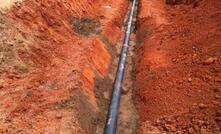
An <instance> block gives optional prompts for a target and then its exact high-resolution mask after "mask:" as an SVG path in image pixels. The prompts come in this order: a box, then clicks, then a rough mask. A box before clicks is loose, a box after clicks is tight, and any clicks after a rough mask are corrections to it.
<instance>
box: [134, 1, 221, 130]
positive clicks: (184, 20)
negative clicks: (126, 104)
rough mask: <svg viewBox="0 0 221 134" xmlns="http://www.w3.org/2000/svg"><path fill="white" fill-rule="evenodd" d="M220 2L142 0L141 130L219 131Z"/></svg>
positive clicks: (138, 83)
mask: <svg viewBox="0 0 221 134" xmlns="http://www.w3.org/2000/svg"><path fill="white" fill-rule="evenodd" d="M220 7H221V2H220V1H219V0H213V1H210V0H202V1H201V2H200V3H199V5H198V6H197V7H195V8H193V7H192V6H191V5H182V4H181V5H175V6H171V5H166V4H165V1H164V0H160V1H157V2H154V1H145V0H141V4H140V14H139V24H138V26H139V27H138V33H139V34H138V37H139V42H140V46H139V50H138V55H137V62H136V81H135V84H136V86H137V104H138V109H139V114H140V126H141V127H140V130H139V133H144V134H145V133H146V134H149V133H171V134H172V133H177V134H187V133H190V134H205V133H211V134H219V133H220V131H221V130H220V129H221V128H220V110H221V105H220V104H221V98H220V95H221V94H220V92H219V90H220V88H221V83H220V78H221V76H220V74H221V70H220V69H221V64H220V63H221V59H220V58H221V57H220V53H221V44H220V41H221V40H220V39H221V27H220V26H221V24H220V22H221V10H220V9H221V8H220ZM217 91H218V92H217Z"/></svg>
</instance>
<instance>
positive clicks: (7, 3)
mask: <svg viewBox="0 0 221 134" xmlns="http://www.w3.org/2000/svg"><path fill="white" fill-rule="evenodd" d="M16 2H22V0H0V8H2V9H6V8H9V7H11V6H13V4H14V3H16Z"/></svg>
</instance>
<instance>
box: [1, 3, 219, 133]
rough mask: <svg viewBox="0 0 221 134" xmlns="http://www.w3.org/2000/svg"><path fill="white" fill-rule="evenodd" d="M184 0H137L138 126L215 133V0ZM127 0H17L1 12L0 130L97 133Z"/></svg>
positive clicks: (145, 130)
mask: <svg viewBox="0 0 221 134" xmlns="http://www.w3.org/2000/svg"><path fill="white" fill-rule="evenodd" d="M178 1H182V0H178ZM185 1H186V2H187V3H188V4H185ZM190 1H192V2H193V3H192V4H191V2H190ZM190 1H189V0H183V2H178V3H175V4H172V5H167V4H166V0H157V1H147V0H140V1H139V2H140V3H139V8H138V17H137V24H136V31H135V33H136V42H137V46H136V48H137V52H136V56H135V66H134V68H135V69H134V70H135V71H134V72H133V73H134V84H133V87H134V88H135V92H134V93H135V95H134V98H135V101H134V102H135V104H136V107H137V110H138V114H139V121H138V125H137V126H138V128H137V133H140V134H164V133H166V134H187V133H190V134H220V130H221V128H220V126H221V111H220V110H221V1H220V0H190ZM128 6H129V1H128V0H106V1H105V0H79V1H74V0H63V1H59V0H57V1H55V0H32V1H28V0H24V1H23V2H21V3H16V4H15V5H14V6H12V7H11V8H10V9H8V10H7V11H4V12H2V11H1V12H0V100H1V101H0V115H1V117H0V133H3V134H11V133H22V134H23V133H24V134H26V133H27V134H39V133H53V134H54V133H62V134H63V133H64V134H72V133H73V134H77V133H79V134H83V133H91V134H94V133H100V131H98V129H103V125H104V123H105V116H106V111H107V108H108V103H109V101H110V99H109V98H108V97H109V94H110V93H111V86H112V83H113V80H114V78H113V77H114V75H115V72H114V69H116V61H117V60H116V59H117V58H118V56H119V50H118V48H119V46H118V45H117V43H119V42H121V40H122V36H123V31H122V30H121V28H122V27H123V25H124V23H123V21H124V18H125V16H126V13H127V10H128ZM133 38H135V36H133ZM133 40H135V39H133ZM131 66H133V65H132V64H131ZM104 93H105V94H104ZM106 93H107V94H106ZM107 98H108V99H107Z"/></svg>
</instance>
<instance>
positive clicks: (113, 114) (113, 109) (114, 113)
mask: <svg viewBox="0 0 221 134" xmlns="http://www.w3.org/2000/svg"><path fill="white" fill-rule="evenodd" d="M136 4H137V0H133V4H132V7H131V10H130V14H129V18H128V24H127V29H126V32H125V35H124V40H123V46H122V49H121V54H120V61H119V64H118V69H117V74H116V77H115V81H114V86H113V93H112V98H111V103H110V106H109V111H108V115H107V122H106V126H105V130H104V133H105V134H116V130H117V119H118V109H119V104H120V98H121V85H122V81H123V77H124V71H125V63H126V57H127V51H128V46H129V41H130V35H131V31H132V22H133V16H134V14H135V10H136Z"/></svg>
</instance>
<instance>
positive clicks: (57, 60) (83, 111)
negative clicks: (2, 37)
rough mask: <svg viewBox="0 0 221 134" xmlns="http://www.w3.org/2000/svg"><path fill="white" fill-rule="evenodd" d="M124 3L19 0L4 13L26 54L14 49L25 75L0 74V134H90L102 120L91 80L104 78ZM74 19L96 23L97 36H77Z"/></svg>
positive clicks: (111, 0) (118, 33) (119, 0)
mask: <svg viewBox="0 0 221 134" xmlns="http://www.w3.org/2000/svg"><path fill="white" fill-rule="evenodd" d="M128 3H129V2H125V1H124V0H96V1H95V0H80V1H74V0H63V1H54V0H31V1H29V0H24V2H22V3H17V4H16V5H15V6H14V7H12V8H11V9H10V10H9V11H7V12H6V15H5V14H4V16H5V17H7V18H4V19H5V20H7V21H8V23H9V22H10V25H13V26H14V27H15V30H16V32H18V33H19V35H22V39H23V40H28V42H27V43H26V44H27V49H25V50H21V49H19V50H15V51H16V54H18V55H19V60H21V61H25V62H24V63H25V66H26V67H27V68H26V71H25V72H22V73H21V72H18V71H17V72H16V71H2V72H1V73H0V94H1V96H0V98H1V102H0V105H1V107H0V112H1V115H3V116H2V117H1V119H0V133H4V134H6V133H7V134H8V133H27V134H39V133H51V134H52V133H65V134H66V133H67V134H69V133H70V134H71V133H74V134H77V133H80V134H82V133H92V134H94V133H95V130H96V127H97V124H98V123H97V121H100V122H101V121H104V118H103V117H104V116H105V114H104V109H102V108H101V106H100V105H99V101H100V100H99V98H97V97H96V93H95V90H94V86H95V80H96V81H102V80H103V79H104V78H105V77H106V76H107V75H108V74H109V69H110V66H111V59H112V56H113V54H112V53H111V51H109V50H107V48H109V47H110V48H111V47H113V45H114V44H116V42H117V41H119V39H120V37H121V35H122V33H121V27H122V24H123V19H124V16H125V14H126V12H127V8H128V7H127V5H128ZM73 17H74V18H76V19H77V20H78V21H79V20H80V21H81V20H86V23H89V24H88V25H90V24H91V25H93V24H95V23H96V24H97V26H98V27H99V29H100V32H99V33H94V34H91V35H89V36H84V35H81V33H77V31H76V30H75V28H76V27H75V28H74V27H73V26H74V25H73V24H72V21H71V18H73ZM81 18H86V19H81ZM81 24H83V22H82V23H81V22H80V23H79V27H80V25H81ZM16 27H22V30H19V28H17V29H16ZM80 30H82V29H80ZM84 32H85V31H84ZM88 32H90V31H88ZM6 38H8V37H6ZM17 45H19V44H17ZM111 45H112V46H111ZM5 53H7V51H6V52H5ZM22 63H23V62H22ZM108 82H109V83H112V81H111V80H109V81H108ZM109 92H110V91H109ZM100 98H102V97H100ZM98 115H99V116H98ZM101 117H102V118H101Z"/></svg>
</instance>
